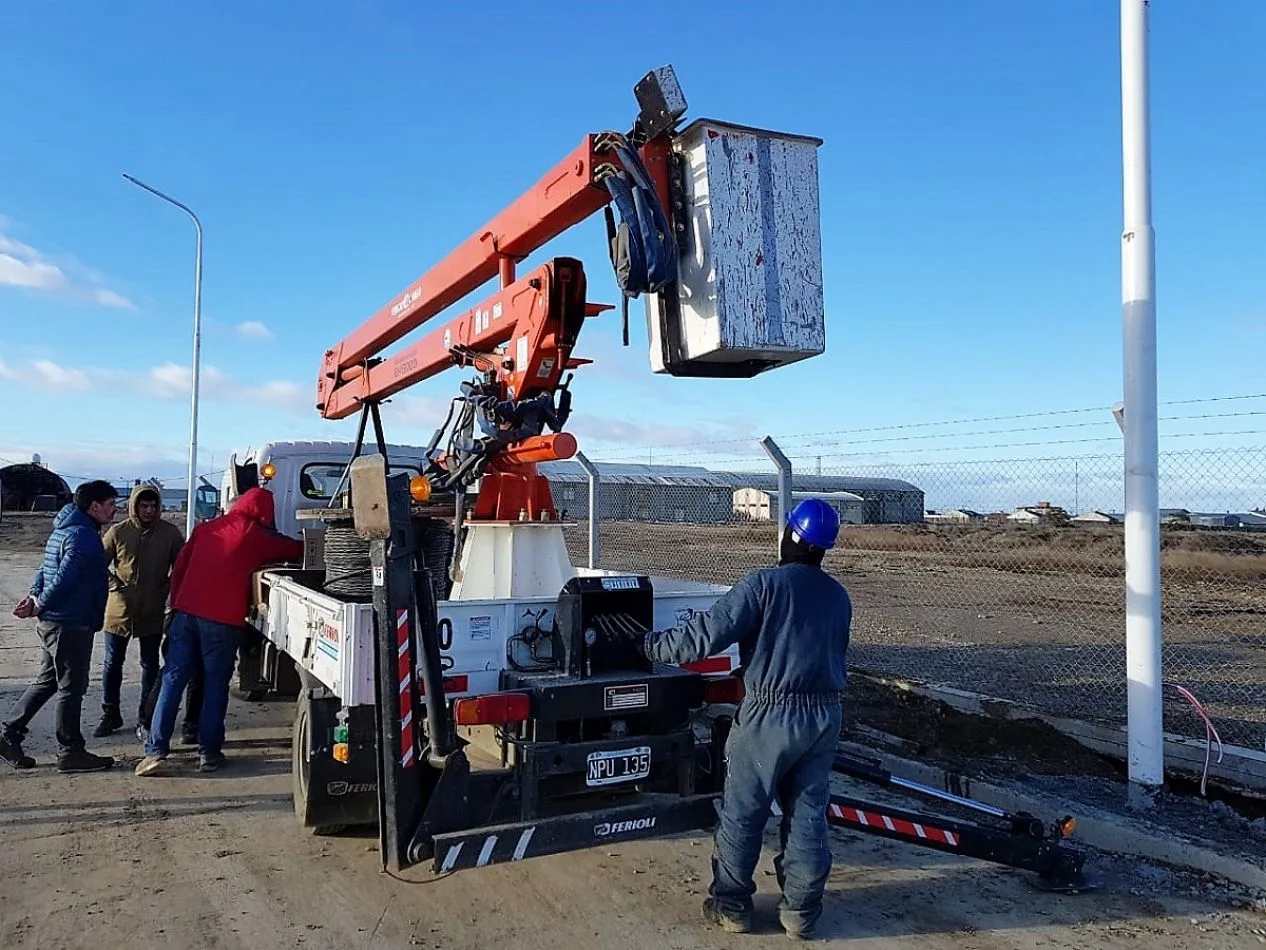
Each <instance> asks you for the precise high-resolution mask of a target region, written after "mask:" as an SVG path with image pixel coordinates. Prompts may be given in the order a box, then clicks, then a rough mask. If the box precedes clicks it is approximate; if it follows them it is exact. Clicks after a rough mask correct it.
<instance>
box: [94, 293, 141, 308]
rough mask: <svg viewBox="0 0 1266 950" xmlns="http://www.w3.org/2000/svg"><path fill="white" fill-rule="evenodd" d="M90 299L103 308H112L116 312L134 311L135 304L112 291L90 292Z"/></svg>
mask: <svg viewBox="0 0 1266 950" xmlns="http://www.w3.org/2000/svg"><path fill="white" fill-rule="evenodd" d="M92 299H93V300H95V301H96V302H97V303H99V304H101V306H103V307H113V308H115V309H116V310H135V309H136V304H134V303H132V301H130V300H128V299H127V298H126V297H124V296H123V295H122V294H117V293H115V292H114V291H113V290H106V289H104V288H99V289H97V290H94V291H93V292H92Z"/></svg>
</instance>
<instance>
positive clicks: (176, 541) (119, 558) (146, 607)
mask: <svg viewBox="0 0 1266 950" xmlns="http://www.w3.org/2000/svg"><path fill="white" fill-rule="evenodd" d="M162 513H163V499H162V494H161V493H160V492H159V490H158V489H157V488H155V487H154V486H153V485H147V484H139V485H137V486H136V487H135V488H133V489H132V495H131V497H130V498H128V503H127V515H128V516H127V519H126V520H124V521H121V522H119V523H118V524H116V525H112V526H111V527H110V529H109V530H108V531H107V532H106V533H105V537H103V538H102V539H101V541H102V544H103V545H104V547H105V554H106V564H107V565H108V566H109V568H110V597H109V600H108V601H107V602H106V614H105V625H104V627H103V630H104V634H105V636H104V639H105V663H104V665H103V667H102V672H101V679H102V686H103V690H104V693H105V697H104V701H103V703H102V707H101V708H102V716H101V723H100V724H99V725H98V726H97V729H96V731H95V732H94V733H93V735H95V736H98V737H101V736H108V735H110V734H111V733H112V732H114V731H115V730H116V729H120V728H122V727H123V716H122V713H121V712H120V708H119V702H120V701H119V692H120V689H121V686H122V682H123V663H124V660H126V658H127V649H128V643H129V642H130V641H132V640H135V641H136V642H137V647H138V649H139V650H140V653H141V698H142V702H141V710H140V712H139V714H138V719H139V720H140V721H141V722H144V697H145V696H146V695H147V694H148V693H149V692H150V690H151V689H152V688H153V686H154V683H155V682H156V681H157V679H158V667H159V644H160V643H161V642H162V636H163V625H164V620H165V617H166V614H167V595H168V592H169V590H170V588H171V569H172V567H173V565H175V563H176V555H177V554H179V553H180V548H181V546H182V545H183V544H184V535H183V534H182V533H181V531H180V529H179V528H178V527H176V526H175V525H174V524H171V523H170V522H168V521H164V520H163V517H162Z"/></svg>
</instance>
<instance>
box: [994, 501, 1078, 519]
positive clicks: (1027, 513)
mask: <svg viewBox="0 0 1266 950" xmlns="http://www.w3.org/2000/svg"><path fill="white" fill-rule="evenodd" d="M1007 520H1008V521H1010V522H1012V523H1014V524H1065V523H1066V522H1067V521H1068V520H1069V519H1068V512H1067V511H1065V510H1064V509H1063V508H1061V507H1060V506H1059V505H1052V504H1051V503H1050V502H1049V501H1039V502H1038V503H1037V504H1036V505H1034V506H1032V507H1031V508H1017V509H1016V510H1015V511H1013V512H1011V514H1009V515H1007Z"/></svg>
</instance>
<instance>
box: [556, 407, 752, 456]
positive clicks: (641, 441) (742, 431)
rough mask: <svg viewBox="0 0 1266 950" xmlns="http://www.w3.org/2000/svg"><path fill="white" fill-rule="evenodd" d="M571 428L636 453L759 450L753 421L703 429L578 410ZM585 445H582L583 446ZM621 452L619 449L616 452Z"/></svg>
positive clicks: (584, 436)
mask: <svg viewBox="0 0 1266 950" xmlns="http://www.w3.org/2000/svg"><path fill="white" fill-rule="evenodd" d="M568 428H569V429H570V430H571V431H572V434H574V435H575V436H576V437H577V438H579V439H582V440H592V441H594V442H596V443H601V444H603V445H605V446H616V447H619V451H620V452H631V453H634V454H637V453H638V450H641V451H642V452H643V453H644V452H645V450H646V449H656V448H673V449H677V450H680V454H683V455H685V454H694V453H699V452H702V453H709V454H721V455H727V454H728V455H742V454H749V453H751V452H753V451H758V450H757V448H756V439H757V434H756V430H755V428H754V427H753V425H752V423H751V421H750V420H747V419H728V420H722V421H720V422H717V423H716V424H714V425H712V426H710V427H708V428H702V427H699V426H674V425H660V424H657V423H644V422H631V421H629V420H627V419H617V418H611V417H607V416H594V415H589V414H584V415H582V414H580V413H577V414H576V415H574V416H573V417H572V421H571V424H570V425H569V426H568ZM582 447H583V446H582ZM617 454H619V452H617Z"/></svg>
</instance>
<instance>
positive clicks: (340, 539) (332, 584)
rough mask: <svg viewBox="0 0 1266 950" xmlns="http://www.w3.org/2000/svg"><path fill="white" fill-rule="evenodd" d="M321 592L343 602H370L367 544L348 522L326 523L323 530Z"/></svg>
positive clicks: (372, 590) (372, 588) (351, 523)
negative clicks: (323, 570) (323, 566)
mask: <svg viewBox="0 0 1266 950" xmlns="http://www.w3.org/2000/svg"><path fill="white" fill-rule="evenodd" d="M322 589H323V590H325V591H326V593H329V594H334V595H335V596H337V597H342V598H344V599H346V600H354V601H362V602H368V601H370V600H373V597H374V580H373V572H372V571H371V570H370V564H369V542H368V541H366V540H365V539H363V538H360V537H358V536H357V534H356V528H355V526H354V524H353V522H352V519H350V518H348V519H346V520H341V521H330V522H328V523H327V524H326V526H325V583H324V584H323V585H322Z"/></svg>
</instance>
